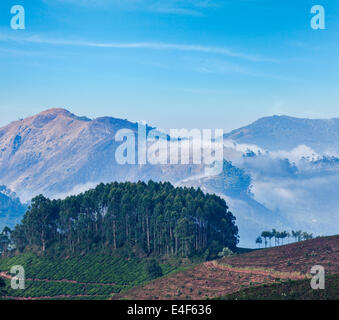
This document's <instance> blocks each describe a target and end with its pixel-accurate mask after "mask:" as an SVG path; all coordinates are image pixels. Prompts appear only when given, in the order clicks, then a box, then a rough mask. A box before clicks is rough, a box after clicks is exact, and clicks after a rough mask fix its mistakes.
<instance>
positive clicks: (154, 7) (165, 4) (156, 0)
mask: <svg viewBox="0 0 339 320" xmlns="http://www.w3.org/2000/svg"><path fill="white" fill-rule="evenodd" d="M44 2H45V3H47V4H49V5H58V4H59V5H60V4H67V5H75V6H82V7H90V8H97V9H102V8H106V7H107V6H115V7H118V8H120V9H122V10H140V11H153V12H157V13H164V14H175V15H191V16H203V15H204V13H203V11H204V10H206V9H207V8H215V7H220V6H221V4H222V2H221V1H220V0H44Z"/></svg>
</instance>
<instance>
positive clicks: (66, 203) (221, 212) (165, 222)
mask: <svg viewBox="0 0 339 320" xmlns="http://www.w3.org/2000/svg"><path fill="white" fill-rule="evenodd" d="M7 231H8V230H7ZM10 238H11V241H12V242H13V244H14V246H15V247H16V248H17V249H18V250H19V251H24V250H25V249H35V250H39V251H40V252H45V251H48V250H53V251H54V252H59V253H66V254H79V253H80V254H86V253H88V252H93V251H96V252H97V251H100V252H113V251H114V250H115V249H118V248H122V247H127V248H139V249H141V250H142V251H143V252H144V253H145V254H147V255H151V254H153V255H175V256H182V257H187V256H190V255H194V254H196V253H202V252H205V251H206V250H207V249H209V248H212V247H214V248H215V250H219V251H220V249H222V248H223V247H228V248H230V249H231V250H235V249H236V245H237V243H238V228H237V226H236V225H235V217H234V216H233V214H232V213H231V212H230V211H229V210H228V207H227V205H226V202H225V201H224V200H223V199H221V198H220V197H218V196H216V195H214V194H213V195H212V194H204V193H203V192H202V191H201V190H200V189H194V188H175V187H174V186H172V185H171V184H170V183H168V182H164V183H155V182H153V181H150V182H148V183H147V184H146V183H144V182H138V183H130V182H125V183H117V182H114V183H110V184H103V183H102V184H100V185H98V186H97V187H96V188H95V189H92V190H89V191H87V192H85V193H82V194H80V195H77V196H70V197H67V198H66V199H64V200H50V199H48V198H46V197H44V196H43V195H39V196H37V197H35V198H33V199H32V202H31V205H30V207H29V208H28V210H27V211H26V213H25V215H24V217H23V219H22V222H21V223H20V224H18V225H17V226H16V227H15V229H14V230H13V231H12V232H11V234H10Z"/></svg>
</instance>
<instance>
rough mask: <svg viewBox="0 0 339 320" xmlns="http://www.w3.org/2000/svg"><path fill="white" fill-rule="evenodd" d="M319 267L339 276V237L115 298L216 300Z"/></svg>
mask: <svg viewBox="0 0 339 320" xmlns="http://www.w3.org/2000/svg"><path fill="white" fill-rule="evenodd" d="M316 264H320V265H323V266H324V267H325V271H326V274H338V273H339V236H333V237H324V238H317V239H313V240H308V241H302V242H298V243H293V244H289V245H284V246H280V247H275V248H270V249H263V250H256V251H252V252H250V253H246V254H242V255H238V256H234V257H229V258H224V259H221V260H216V261H210V262H205V263H203V264H200V265H198V266H196V267H194V268H191V269H189V270H186V271H183V272H178V273H176V274H174V275H172V276H168V277H164V278H162V279H159V280H155V281H153V282H151V283H150V284H147V285H145V286H142V287H137V288H134V289H131V290H130V291H128V292H126V293H121V294H120V295H117V296H114V298H128V299H190V298H191V299H202V298H215V297H219V296H225V295H228V294H233V293H235V292H238V291H240V290H242V289H245V288H247V287H252V286H253V287H255V286H258V285H264V284H266V285H269V284H273V283H279V284H280V283H281V282H282V281H290V280H295V281H296V280H305V278H308V277H310V275H309V272H310V268H311V266H313V265H316ZM295 298H300V297H295Z"/></svg>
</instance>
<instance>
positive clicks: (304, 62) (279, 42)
mask: <svg viewBox="0 0 339 320" xmlns="http://www.w3.org/2000/svg"><path fill="white" fill-rule="evenodd" d="M16 4H19V5H22V6H24V8H25V11H26V29H25V30H12V29H11V28H10V19H11V17H12V15H11V14H10V8H11V7H12V6H13V5H16ZM315 4H320V5H323V6H324V8H325V14H326V16H325V18H326V30H313V29H312V28H311V27H310V20H311V18H312V14H311V12H310V10H311V7H312V6H313V5H315ZM338 40H339V1H336V0H314V1H309V0H298V1H292V0H285V1H282V0H275V1H272V0H224V1H219V0H196V1H193V0H182V1H176V0H172V1H169V0H1V2H0V110H1V117H0V125H5V124H7V123H8V122H10V121H12V120H17V119H18V118H21V117H26V116H29V115H33V114H35V113H37V112H39V111H42V110H44V109H47V108H52V107H65V108H67V109H68V110H70V111H72V112H73V113H76V114H78V115H86V116H89V117H97V116H104V115H109V116H115V117H119V118H127V119H129V120H133V121H137V120H147V122H148V123H149V124H151V125H155V126H158V127H161V128H166V129H169V128H181V127H186V128H193V127H198V128H223V129H225V130H230V129H234V128H237V127H240V126H242V125H246V124H248V123H249V122H252V121H255V120H256V119H257V118H259V117H262V116H269V115H273V114H287V115H291V116H299V117H310V118H328V117H339V108H338V107H339V103H338V102H339V99H338V98H339V76H338V75H339V60H338V52H339V50H338V49H339V41H338Z"/></svg>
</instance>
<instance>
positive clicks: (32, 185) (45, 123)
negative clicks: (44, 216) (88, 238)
mask: <svg viewBox="0 0 339 320" xmlns="http://www.w3.org/2000/svg"><path fill="white" fill-rule="evenodd" d="M122 128H126V129H130V130H132V131H133V132H135V131H136V129H137V124H136V123H131V122H129V121H127V120H122V119H115V118H109V117H103V118H97V119H94V120H90V119H88V118H86V117H77V116H75V115H74V114H72V113H70V112H69V111H67V110H64V109H50V110H46V111H44V112H41V113H39V114H38V115H35V116H32V117H29V118H27V119H24V120H20V121H15V122H13V123H11V124H9V125H7V126H5V127H3V128H1V129H0V177H1V178H0V181H1V183H3V184H5V185H8V186H9V187H10V188H11V189H13V190H17V191H18V193H19V194H20V196H21V197H23V198H26V199H29V198H31V197H32V196H33V195H35V194H37V193H44V194H46V195H48V196H51V195H56V194H58V193H61V192H67V191H71V190H72V189H73V188H75V187H76V186H78V185H83V184H88V183H93V184H95V183H97V182H101V181H107V180H120V179H122V178H124V177H126V175H127V173H126V172H125V171H124V168H120V170H116V169H115V166H116V162H115V156H114V152H115V148H116V147H117V143H116V142H115V141H114V135H115V133H116V132H117V131H118V130H119V129H122ZM87 188H88V187H87Z"/></svg>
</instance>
